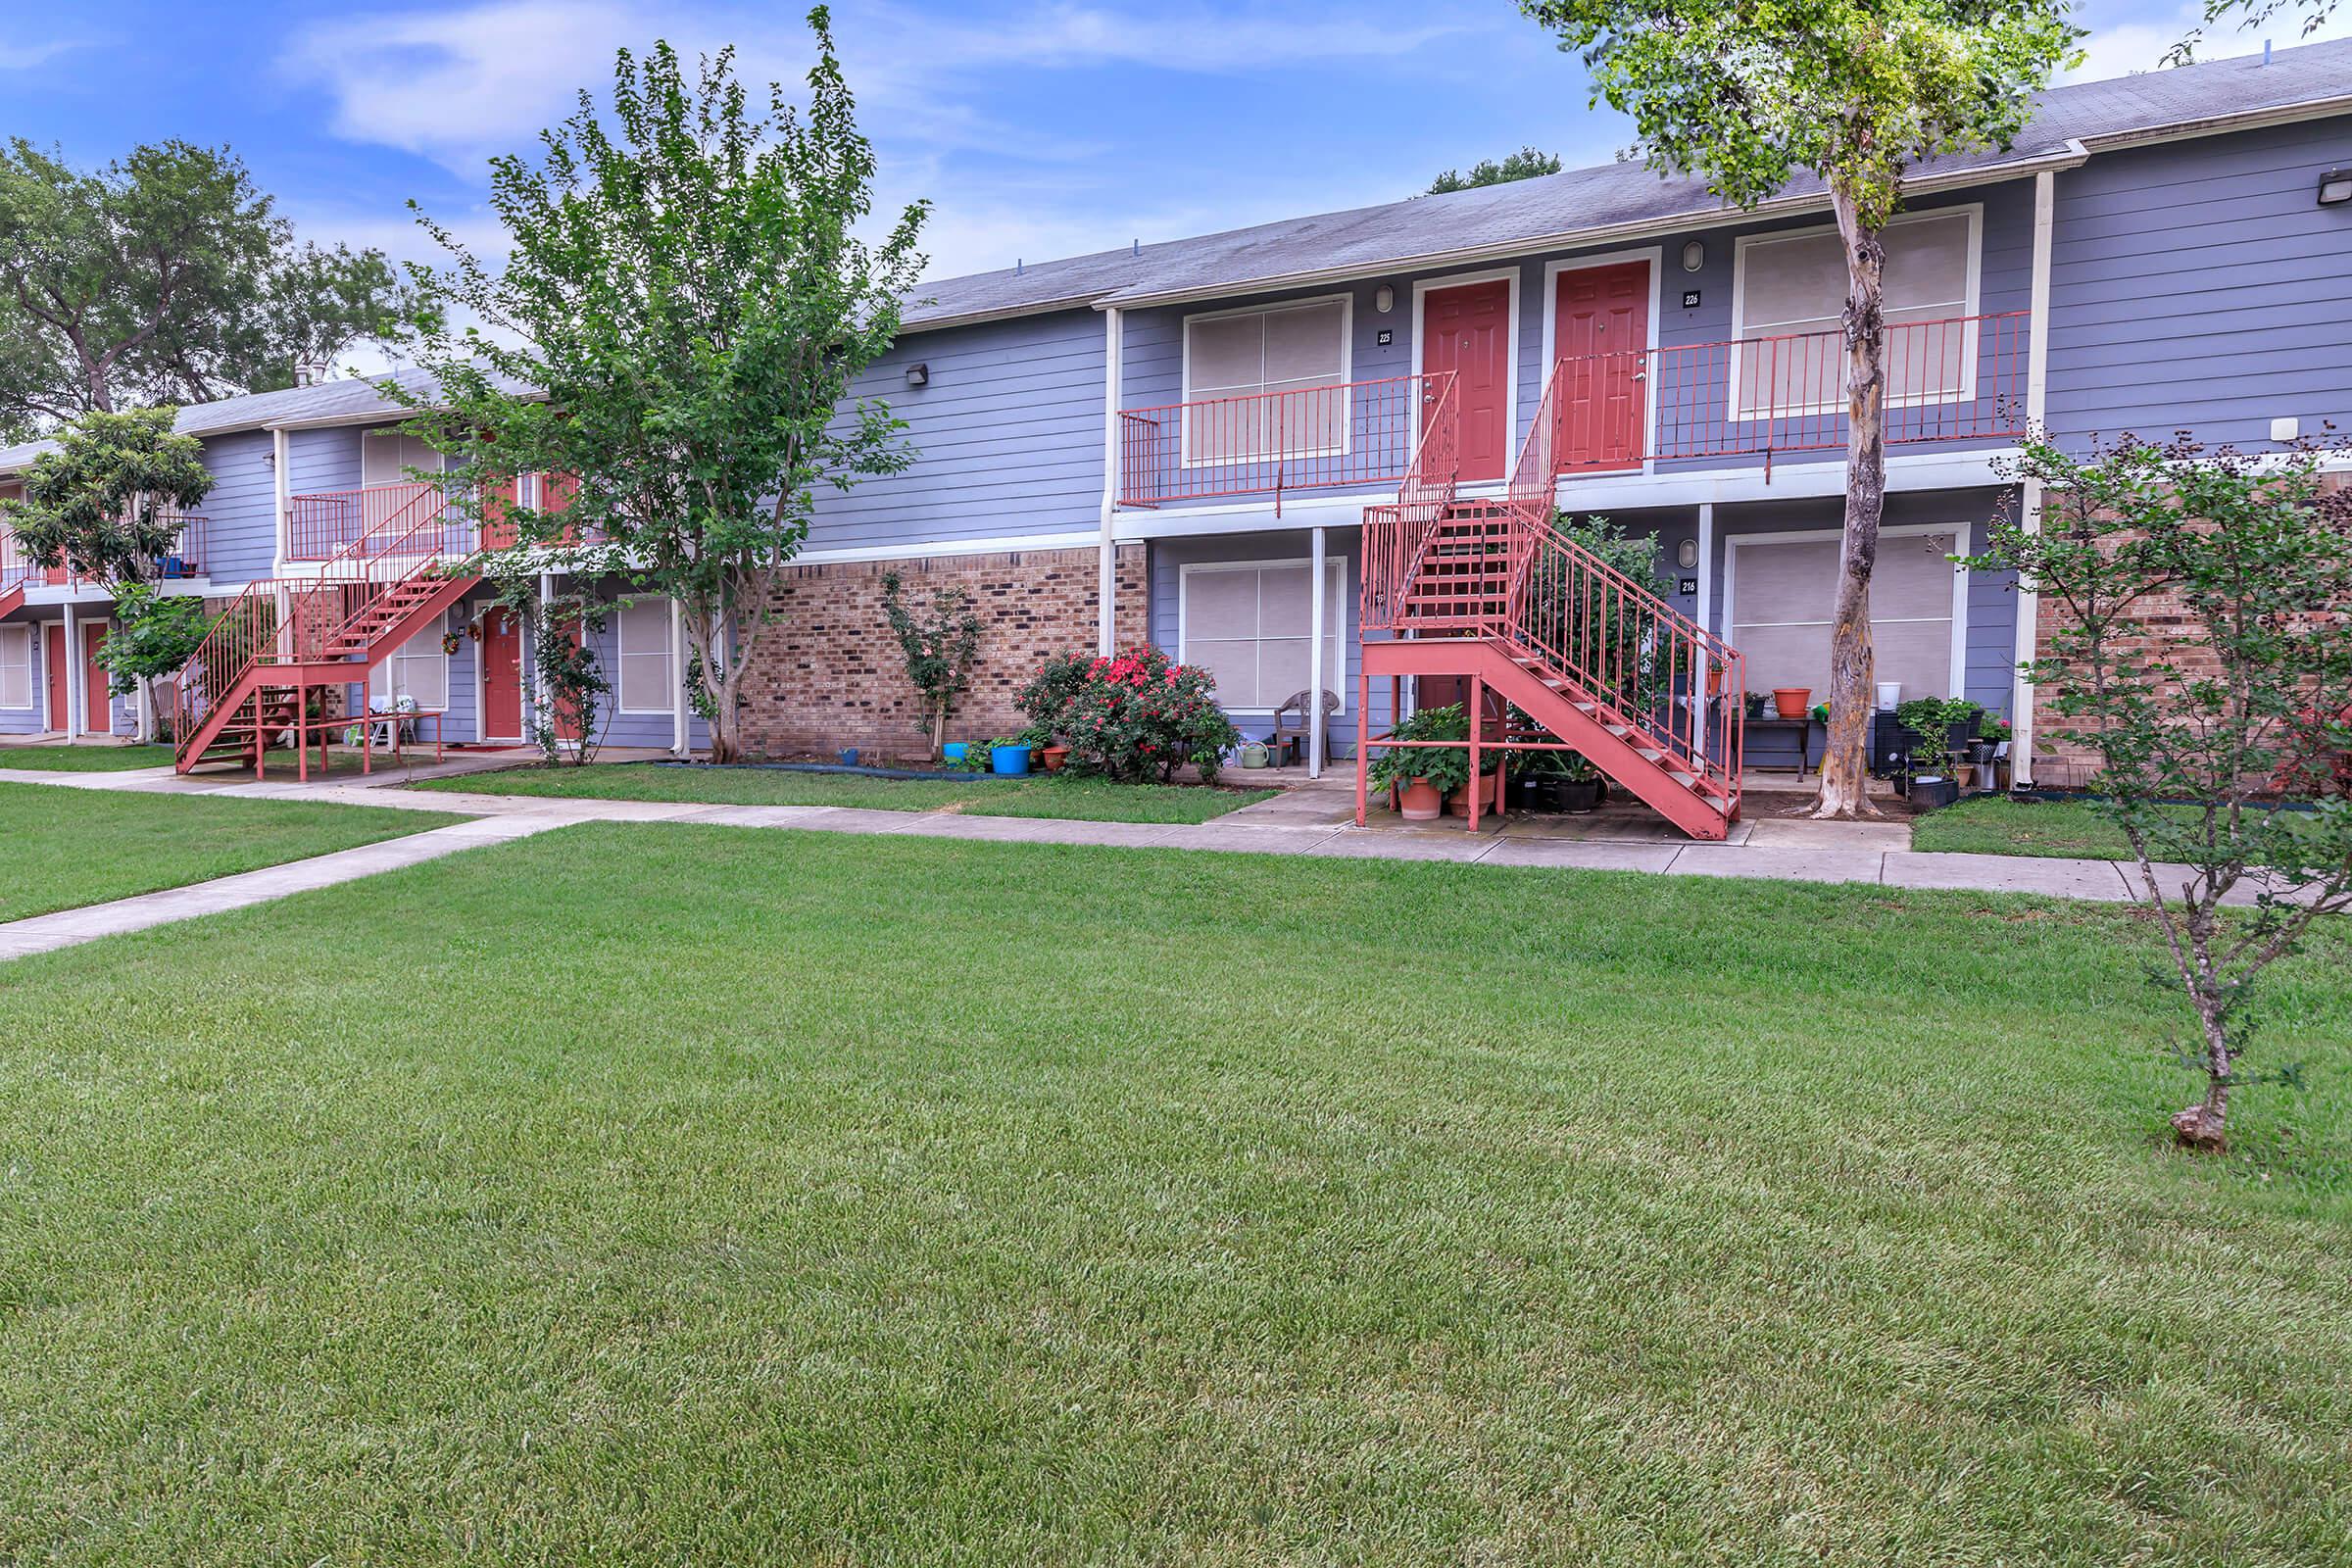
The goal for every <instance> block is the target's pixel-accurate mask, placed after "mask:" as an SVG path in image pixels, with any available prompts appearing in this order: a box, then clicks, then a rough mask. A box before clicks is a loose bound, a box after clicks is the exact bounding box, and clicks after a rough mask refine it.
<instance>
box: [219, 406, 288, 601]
mask: <svg viewBox="0 0 2352 1568" xmlns="http://www.w3.org/2000/svg"><path fill="white" fill-rule="evenodd" d="M272 444H273V443H272V441H271V438H270V432H269V431H267V430H240V431H237V432H235V433H234V434H231V435H217V436H211V437H208V438H207V439H206V441H205V443H204V466H206V467H208V468H210V469H212V471H213V490H212V494H210V495H208V496H206V497H205V498H204V506H203V507H202V509H201V510H202V512H203V514H204V516H205V520H206V523H207V526H208V531H209V535H210V539H211V543H210V545H209V547H208V550H207V554H208V556H209V558H210V559H208V560H207V561H205V562H204V563H203V565H204V567H205V570H206V572H207V574H208V575H210V576H211V578H212V580H213V586H214V587H215V588H216V589H218V588H220V587H221V586H222V585H224V584H234V583H243V582H248V581H250V580H252V579H253V578H256V577H267V576H269V575H270V573H271V572H272V571H274V570H275V569H276V566H277V472H276V470H275V469H274V468H273V467H272V466H270V449H271V446H272Z"/></svg>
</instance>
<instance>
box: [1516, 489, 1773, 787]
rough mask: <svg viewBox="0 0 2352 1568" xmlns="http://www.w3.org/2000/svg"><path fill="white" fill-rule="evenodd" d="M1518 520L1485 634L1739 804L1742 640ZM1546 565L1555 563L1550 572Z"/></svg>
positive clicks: (1543, 521) (1544, 529)
mask: <svg viewBox="0 0 2352 1568" xmlns="http://www.w3.org/2000/svg"><path fill="white" fill-rule="evenodd" d="M1514 523H1515V527H1516V528H1517V529H1521V530H1524V541H1525V542H1524V544H1523V545H1521V546H1519V549H1520V550H1521V551H1522V552H1523V560H1522V561H1521V563H1520V566H1519V570H1518V573H1517V580H1516V582H1515V583H1514V586H1513V589H1512V592H1511V594H1510V596H1509V597H1508V599H1507V601H1506V603H1505V608H1504V610H1503V611H1502V613H1501V614H1500V615H1498V616H1497V617H1495V622H1494V623H1493V624H1492V625H1490V626H1489V627H1487V628H1485V629H1486V630H1487V632H1488V633H1489V634H1490V635H1493V636H1496V637H1498V638H1500V639H1501V640H1502V641H1504V642H1505V643H1507V644H1509V645H1510V646H1512V647H1513V648H1514V649H1516V650H1517V651H1519V652H1521V653H1523V654H1526V655H1529V656H1532V657H1534V658H1535V659H1537V660H1538V661H1540V662H1543V663H1544V664H1545V665H1547V666H1548V667H1550V668H1551V669H1553V670H1555V671H1557V672H1558V673H1559V674H1560V675H1562V676H1564V677H1565V678H1567V679H1568V680H1570V681H1572V682H1574V683H1575V684H1576V686H1577V687H1578V688H1579V697H1580V699H1581V700H1582V701H1586V702H1590V703H1592V704H1593V709H1594V716H1595V717H1597V718H1600V719H1601V720H1602V721H1603V722H1604V723H1610V724H1616V725H1621V726H1623V727H1624V728H1625V729H1626V730H1627V731H1628V732H1630V734H1631V735H1633V736H1634V737H1637V738H1638V739H1639V740H1640V741H1641V742H1642V743H1643V744H1645V745H1647V746H1649V747H1650V748H1652V749H1654V750H1656V751H1658V752H1661V753H1663V754H1664V755H1665V756H1666V758H1667V759H1668V760H1672V761H1674V762H1675V763H1677V764H1679V765H1680V766H1682V767H1683V768H1684V769H1685V770H1687V771H1689V772H1690V773H1691V774H1692V775H1693V776H1694V777H1695V778H1696V779H1697V780H1698V787H1699V788H1700V789H1701V790H1702V791H1704V792H1705V793H1706V794H1708V795H1710V796H1713V797H1715V798H1716V799H1717V800H1718V801H1720V802H1721V803H1722V804H1723V806H1724V807H1725V809H1727V810H1733V809H1737V808H1738V806H1739V801H1740V757H1741V749H1742V746H1743V743H1744V738H1745V737H1744V732H1745V724H1744V719H1745V716H1746V702H1747V669H1746V662H1745V660H1744V658H1743V657H1742V656H1741V654H1740V650H1739V649H1737V648H1735V647H1733V646H1732V645H1731V644H1730V643H1729V642H1727V641H1725V640H1724V639H1723V638H1721V637H1719V636H1717V635H1716V634H1715V633H1713V632H1711V631H1709V630H1707V628H1706V627H1704V626H1702V625H1700V624H1699V623H1698V622H1697V621H1696V620H1694V619H1692V618H1691V616H1689V615H1686V614H1684V613H1682V612H1681V611H1679V610H1677V609H1675V608H1674V607H1673V606H1672V605H1670V604H1668V603H1667V602H1666V601H1665V600H1664V599H1662V598H1660V597H1659V596H1658V594H1657V593H1656V592H1654V591H1653V590H1651V589H1650V588H1648V587H1646V586H1644V585H1643V584H1642V582H1641V581H1639V580H1638V579H1636V578H1634V577H1632V576H1629V575H1628V574H1626V573H1625V572H1622V571H1620V570H1618V569H1617V568H1616V567H1614V566H1612V565H1610V564H1608V563H1607V562H1605V561H1603V560H1601V559H1600V558H1599V557H1598V556H1595V555H1594V554H1593V552H1592V551H1590V550H1588V549H1586V548H1585V547H1584V546H1582V545H1580V544H1578V543H1577V542H1576V541H1575V540H1573V539H1570V538H1569V537H1567V536H1566V535H1565V534H1563V533H1561V532H1560V531H1559V529H1558V528H1557V527H1555V526H1554V525H1553V523H1552V521H1551V519H1550V518H1549V517H1543V518H1538V517H1534V516H1530V515H1519V516H1517V517H1516V518H1515V519H1514ZM1546 563H1553V564H1556V570H1557V572H1558V577H1557V579H1556V580H1552V579H1551V578H1550V576H1549V572H1548V571H1547V569H1546V566H1545V564H1546ZM1717 710H1720V711H1717Z"/></svg>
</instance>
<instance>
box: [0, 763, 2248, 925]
mask: <svg viewBox="0 0 2352 1568" xmlns="http://www.w3.org/2000/svg"><path fill="white" fill-rule="evenodd" d="M0 782H8V783H21V784H47V785H52V786H55V787H58V788H63V789H101V790H127V791H137V792H140V793H152V794H173V795H213V796H221V797H224V798H227V799H233V800H283V801H323V802H332V803H335V804H339V805H347V806H371V807H377V808H383V809H393V810H419V811H442V812H455V813H458V814H460V815H466V816H471V817H472V818H474V820H472V821H468V822H462V823H457V824H454V825H451V826H448V827H441V828H435V829H432V830H429V831H427V832H423V833H418V834H415V835H413V836H411V837H408V838H401V839H391V840H387V841H385V842H383V843H380V844H370V845H366V846H364V847H362V848H359V849H354V850H343V851H339V852H337V853H335V854H333V855H324V856H319V857H318V858H314V859H308V860H296V861H292V862H290V863H288V864H285V865H278V866H270V867H266V868H264V869H262V870H258V871H247V872H243V873H240V874H239V875H236V876H229V877H222V878H221V879H220V880H218V881H214V882H203V883H198V884H195V885H194V886H191V887H184V888H174V889H171V890H169V891H166V892H162V893H147V894H141V895H139V896H137V897H135V898H129V899H123V900H120V901H118V902H116V903H113V904H99V905H91V906H88V907H83V908H79V909H67V910H61V911H59V912H57V913H54V914H44V915H35V916H33V917H32V918H30V919H26V920H19V921H15V922H13V923H9V924H0V959H6V958H12V957H18V956H23V955H25V954H28V953H41V952H46V951H49V950H50V949H53V948H62V947H70V946H72V945H73V944H75V943H80V942H88V941H93V940H95V939H96V938H98V937H102V936H112V935H115V934H117V933H119V932H124V931H138V930H144V929H145V928H147V927H149V926H153V925H160V924H163V923H165V922H167V921H172V920H185V919H191V918H193V917H195V916H197V915H201V914H212V913H217V912H219V911H221V910H224V909H236V908H242V907H246V906H248V905H252V904H260V903H264V902H266V901H268V900H270V899H278V898H284V897H286V896H287V895H289V894H293V893H302V892H307V891H309V890H310V889H312V888H321V887H331V886H333V885H335V884H336V883H339V882H348V881H352V880H354V879H356V878H359V877H364V876H371V875H373V874H375V873H376V872H378V871H389V870H394V869H397V868H399V867H401V866H404V865H415V864H418V863H420V862H422V861H425V860H431V859H437V858H440V857H442V856H444V855H452V854H455V853H457V852H458V851H460V850H466V849H472V848H475V847H478V846H480V845H483V844H492V843H500V842H503V841H505V840H508V839H515V838H522V837H525V836H528V835H530V834H533V833H540V832H544V831H546V830H548V829H550V828H557V827H565V826H569V825H571V824H573V823H576V822H677V823H683V824H696V825H703V826H711V827H755V828H779V827H780V828H799V829H803V830H805V831H809V832H817V833H865V834H897V835H902V836H907V837H912V838H946V839H980V840H990V841H996V842H1003V843H1012V844H1091V845H1103V846H1107V847H1111V848H1117V849H1164V850H1207V851H1213V852H1223V853H1228V854H1247V855H1304V856H1314V857H1318V858H1338V859H1378V860H1446V861H1454V862H1457V863H1466V864H1467V863H1475V864H1481V865H1521V866H1561V867H1570V868H1576V869H1583V870H1595V871H1643V872H1649V873H1652V874H1656V875H1662V876H1711V877H1755V878H1765V879H1771V880H1779V881H1797V882H1834V883H1870V884H1875V885H1878V886H1882V887H1891V888H1946V889H1958V890H1963V891H1969V892H1978V893H2026V894H2038V895H2041V896H2043V897H2046V898H2060V899H2081V900H2090V901H2094V902H2098V903H2107V904H2122V903H2128V902H2131V901H2132V900H2135V899H2137V898H2139V897H2140V892H2139V889H2138V886H2137V871H2136V869H2135V868H2133V867H2131V866H2128V865H2125V864H2123V863H2120V862H2117V861H2113V860H2073V859H2043V858H2030V857H2024V856H2004V855H1935V854H1923V853H1921V852H1918V851H1915V850H1912V849H1911V848H1910V847H1909V846H1910V840H1911V834H1910V828H1909V827H1908V826H1907V825H1906V824H1903V823H1899V822H1887V823H1875V822H1871V823H1843V822H1811V821H1804V820H1797V819H1790V818H1779V817H1775V818H1766V819H1763V820H1760V821H1751V822H1744V823H1741V824H1740V826H1739V828H1738V829H1736V830H1735V835H1734V841H1733V842H1730V843H1725V844H1696V843H1692V842H1691V841H1690V840H1688V839H1686V838H1684V837H1682V835H1681V834H1679V833H1677V832H1675V831H1674V829H1672V828H1671V827H1669V826H1667V825H1666V824H1664V823H1663V822H1661V821H1658V820H1657V819H1655V818H1654V817H1651V816H1649V815H1648V814H1647V813H1643V812H1639V811H1628V812H1621V813H1615V814H1613V815H1612V814H1602V815H1597V816H1595V817H1592V818H1573V817H1572V818H1552V817H1532V816H1514V817H1507V818H1505V819H1504V820H1503V821H1502V822H1501V823H1500V824H1498V825H1494V826H1488V825H1485V824H1482V828H1481V831H1480V832H1479V833H1477V834H1476V835H1473V834H1470V833H1468V832H1465V831H1464V830H1463V827H1462V824H1461V823H1460V822H1458V821H1446V822H1440V823H1432V824H1428V825H1420V824H1413V825H1400V824H1397V823H1395V822H1384V823H1382V824H1380V825H1376V826H1369V827H1361V828H1359V827H1357V826H1355V825H1354V823H1353V821H1352V820H1351V818H1352V814H1353V805H1354V802H1353V796H1352V793H1344V792H1342V791H1339V790H1336V789H1333V788H1330V787H1328V785H1329V781H1326V784H1325V785H1324V786H1314V787H1308V788H1301V789H1292V790H1286V791H1284V793H1283V794H1281V795H1278V796H1276V797H1274V798H1273V799H1271V800H1268V801H1263V802H1260V803H1258V804H1257V805H1254V806H1250V807H1245V808H1244V809H1241V810H1238V811H1235V812H1232V813H1230V814H1229V815H1226V816H1222V817H1219V818H1217V819H1215V820H1214V821H1210V822H1203V823H1199V824H1194V825H1175V826H1171V825H1168V824H1164V823H1146V822H1071V821H1058V820H1054V819H1050V818H1042V817H1018V816H967V815H963V814H961V813H958V812H955V811H875V810H863V809H852V808H848V807H837V806H712V805H709V804H707V803H702V802H668V801H599V800H557V799H550V798H540V797H531V796H517V795H489V794H469V793H455V792H452V793H443V792H440V791H431V792H425V791H416V792H410V791H403V790H397V789H379V788H368V787H364V786H361V785H359V784H357V783H356V782H351V783H344V782H337V783H319V784H296V783H293V782H290V781H287V782H277V781H272V782H269V783H255V782H253V781H251V780H241V779H239V778H237V777H236V776H234V775H225V776H223V775H215V776H210V777H204V778H181V777H178V776H176V775H174V774H173V773H172V771H171V770H170V769H169V768H154V769H140V770H136V771H128V772H119V773H67V772H49V771H44V770H39V769H31V768H7V767H0ZM2160 870H2162V871H2163V873H2164V875H2163V881H2164V885H2165V886H2167V887H2168V888H2170V887H2175V886H2178V885H2179V883H2180V881H2181V880H2183V879H2184V877H2185V875H2186V869H2185V868H2184V867H2183V868H2178V869H2176V868H2160ZM2253 899H2254V890H2253V889H2252V888H2251V887H2241V888H2239V889H2237V890H2236V891H2235V892H2234V893H2233V894H2232V896H2231V898H2230V899H2229V902H2230V903H2232V904H2251V903H2252V902H2253Z"/></svg>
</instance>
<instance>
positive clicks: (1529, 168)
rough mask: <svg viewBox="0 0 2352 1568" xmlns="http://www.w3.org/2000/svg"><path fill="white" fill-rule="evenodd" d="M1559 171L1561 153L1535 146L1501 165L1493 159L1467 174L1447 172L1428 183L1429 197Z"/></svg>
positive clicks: (1513, 154)
mask: <svg viewBox="0 0 2352 1568" xmlns="http://www.w3.org/2000/svg"><path fill="white" fill-rule="evenodd" d="M1558 172H1560V155H1559V154H1558V153H1545V152H1538V151H1537V150H1536V149H1535V148H1533V147H1522V148H1520V149H1519V150H1518V151H1517V152H1515V153H1512V154H1509V155H1508V156H1507V157H1505V158H1503V159H1502V160H1501V161H1499V162H1497V161H1496V160H1495V159H1492V158H1482V159H1480V160H1479V161H1478V162H1477V163H1475V164H1473V165H1471V166H1470V172H1469V173H1467V174H1465V173H1463V172H1460V171H1459V170H1453V169H1448V170H1447V171H1446V172H1444V173H1443V174H1440V175H1439V176H1438V177H1437V178H1435V179H1433V180H1431V181H1430V182H1429V190H1428V192H1427V194H1428V195H1431V196H1443V195H1445V194H1446V192H1447V191H1449V190H1475V189H1477V188H1478V187H1479V186H1481V185H1508V184H1509V183H1510V182H1511V181H1513V180H1515V179H1534V178H1536V177H1537V176H1539V175H1542V174H1556V173H1558Z"/></svg>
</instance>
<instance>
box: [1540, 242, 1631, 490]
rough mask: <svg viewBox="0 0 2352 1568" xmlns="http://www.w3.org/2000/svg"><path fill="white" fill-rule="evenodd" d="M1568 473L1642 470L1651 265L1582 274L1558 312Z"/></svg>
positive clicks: (1562, 289)
mask: <svg viewBox="0 0 2352 1568" xmlns="http://www.w3.org/2000/svg"><path fill="white" fill-rule="evenodd" d="M1552 309H1553V312H1554V315H1553V317H1552V341H1553V352H1554V354H1555V355H1556V356H1557V357H1558V359H1559V360H1560V362H1561V363H1562V364H1563V365H1564V366H1565V367H1566V368H1565V369H1564V370H1562V371H1561V379H1560V387H1559V404H1558V410H1557V412H1558V417H1559V432H1558V442H1559V466H1560V468H1561V470H1562V471H1563V472H1570V473H1573V472H1578V471H1583V472H1586V473H1591V472H1593V471H1595V470H1607V469H1612V468H1639V467H1640V466H1642V456H1643V453H1642V447H1643V446H1644V445H1645V443H1644V441H1643V433H1644V431H1645V429H1646V427H1647V421H1646V419H1645V417H1644V415H1645V412H1646V410H1647V409H1648V401H1647V399H1646V397H1645V396H1644V390H1645V388H1646V386H1647V384H1648V381H1647V375H1646V371H1647V369H1648V358H1649V264H1648V263H1647V262H1619V263H1616V264H1614V265H1612V266H1609V267H1575V268H1570V269H1568V270H1565V271H1563V272H1561V273H1560V283H1559V294H1558V297H1557V298H1556V299H1555V300H1554V302H1553V306H1552Z"/></svg>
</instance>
